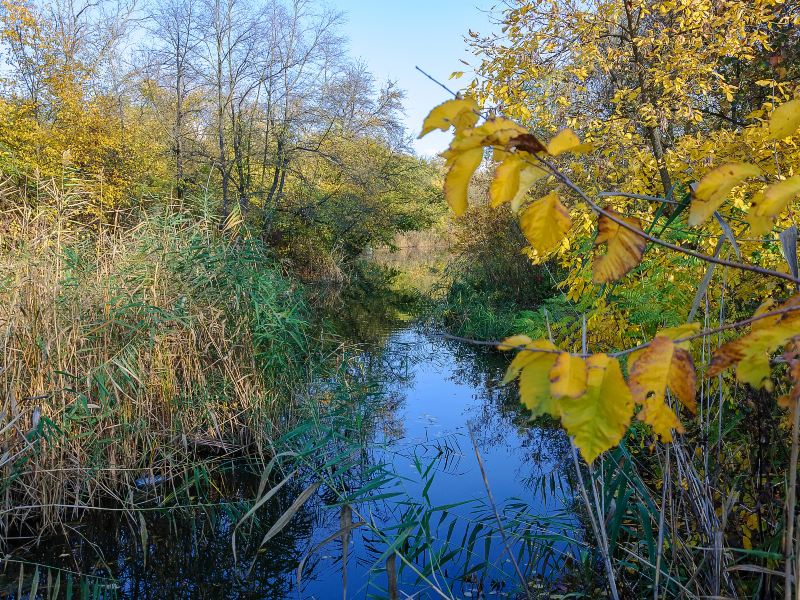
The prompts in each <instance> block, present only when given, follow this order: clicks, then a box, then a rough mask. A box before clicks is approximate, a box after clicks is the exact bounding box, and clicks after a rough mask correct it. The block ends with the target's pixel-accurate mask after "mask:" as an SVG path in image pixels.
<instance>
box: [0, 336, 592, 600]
mask: <svg viewBox="0 0 800 600" xmlns="http://www.w3.org/2000/svg"><path fill="white" fill-rule="evenodd" d="M378 339H379V341H377V342H373V343H372V346H370V347H367V349H366V350H364V352H363V353H362V354H361V355H360V356H358V357H356V359H355V360H354V361H353V366H352V367H351V376H352V377H353V378H354V379H356V380H358V379H362V380H363V382H364V386H365V387H364V389H366V390H368V393H366V394H364V395H363V397H359V399H358V402H359V403H366V404H365V405H364V406H351V407H350V408H351V409H352V410H354V411H355V413H357V414H359V415H363V423H362V424H361V425H360V426H361V427H362V429H363V431H362V433H361V435H362V437H361V439H358V440H356V441H355V442H354V443H357V444H358V446H359V448H360V450H359V451H358V452H357V453H356V454H358V459H357V461H356V463H357V464H356V465H355V466H351V467H350V471H354V470H355V471H357V476H354V477H353V478H352V483H351V484H349V485H351V488H350V491H352V492H354V499H353V501H352V502H345V503H344V504H346V506H345V508H342V504H343V503H342V493H343V492H342V490H341V489H340V490H335V489H334V486H332V485H322V486H320V487H319V488H318V489H316V491H315V492H314V494H313V496H312V497H311V499H310V500H309V501H308V502H307V503H306V504H305V505H304V506H303V508H302V509H300V510H299V511H298V512H297V513H296V514H294V516H293V517H292V519H291V521H289V523H288V524H287V525H286V526H285V527H284V528H283V529H282V531H281V532H280V533H279V534H277V535H275V536H274V537H271V539H270V540H269V541H268V542H267V543H266V544H265V545H263V546H261V545H260V543H259V542H260V541H261V539H262V538H263V536H264V535H265V534H266V533H267V532H268V531H269V530H270V528H271V527H272V525H273V524H274V523H275V522H276V521H278V520H279V519H280V517H281V515H282V514H283V513H284V511H286V510H287V508H288V507H289V506H291V504H292V502H293V500H294V498H296V497H297V496H298V495H299V494H300V493H301V492H302V490H303V489H304V488H305V487H306V484H307V482H303V481H301V478H300V477H296V478H294V479H293V480H292V481H290V482H289V483H287V485H285V486H284V487H282V488H281V489H280V491H279V492H278V493H276V494H275V495H274V496H273V497H272V498H271V499H270V501H269V502H267V503H265V504H264V505H263V506H262V507H261V508H260V509H259V511H258V512H257V519H254V520H249V521H248V522H247V523H245V524H244V525H243V526H241V527H240V528H239V529H238V531H237V553H236V556H235V557H234V554H233V552H232V544H231V538H232V533H233V530H234V526H235V524H236V523H237V522H238V521H239V520H240V519H241V517H242V516H243V515H244V514H245V513H246V511H247V510H248V508H249V506H251V502H252V499H253V498H254V497H257V496H258V494H259V491H260V492H261V493H262V494H263V493H264V489H261V490H259V483H260V478H259V476H258V475H257V474H253V475H250V476H247V475H243V474H241V473H240V472H238V471H235V470H234V471H231V472H228V473H227V474H225V475H224V476H222V477H220V480H219V481H218V482H216V483H215V484H214V487H215V489H216V490H217V491H216V492H215V493H214V494H211V495H210V496H209V497H208V498H205V502H202V503H200V502H199V503H198V504H201V506H200V507H198V508H197V509H196V510H195V511H194V514H192V515H187V514H186V512H185V511H183V512H180V513H178V514H177V515H176V514H174V513H173V514H165V513H164V512H163V511H158V510H154V511H151V512H143V513H140V514H138V515H135V516H133V515H130V514H128V513H121V512H117V511H113V510H110V511H98V512H96V513H93V515H94V516H92V517H91V518H88V519H83V520H82V521H81V522H80V523H78V524H76V525H74V526H72V527H69V528H68V529H66V530H65V536H64V537H63V538H61V539H58V540H55V541H49V542H45V543H42V544H40V545H39V546H38V547H36V548H33V549H32V550H30V551H29V552H28V553H27V554H26V555H25V556H22V557H15V558H20V559H25V560H29V561H32V562H36V563H40V564H43V565H51V566H53V567H59V568H61V569H63V571H58V572H56V571H53V572H52V573H49V574H48V575H49V576H50V577H51V578H53V577H55V576H56V574H57V573H60V576H61V577H63V580H62V582H61V586H62V588H66V587H68V584H69V583H73V584H75V585H76V590H80V589H82V591H83V593H81V594H78V593H76V594H75V596H74V597H76V598H78V597H118V598H130V599H161V598H220V599H223V598H225V599H231V598H236V599H239V598H241V599H245V598H247V599H273V598H274V599H278V598H303V599H318V600H323V599H328V598H342V597H343V595H344V594H346V597H347V598H386V597H390V589H389V588H390V584H389V580H388V578H387V571H386V569H387V567H388V568H389V569H392V570H396V571H397V572H398V582H397V587H398V588H399V590H401V591H402V593H401V594H400V595H399V597H401V598H403V597H406V596H405V595H404V594H408V595H409V596H412V595H413V594H414V593H418V595H416V596H413V597H415V598H435V597H442V596H445V597H453V598H477V597H515V595H514V594H513V593H512V592H513V590H514V589H517V588H518V582H519V579H518V577H517V575H516V568H515V567H514V562H513V561H512V558H511V557H512V555H513V560H515V561H516V562H517V564H518V566H519V568H520V570H523V571H524V576H525V578H526V579H527V580H528V581H534V582H535V581H538V580H542V581H544V580H547V579H548V577H549V576H550V575H553V574H557V573H558V572H559V571H560V570H561V569H562V568H564V567H565V566H566V564H567V561H569V560H570V556H571V555H572V554H574V553H575V552H576V548H578V547H579V545H580V541H578V540H572V539H571V537H574V536H576V535H577V534H575V533H574V532H575V531H576V530H577V529H578V527H577V526H576V525H577V523H576V519H575V518H574V517H573V516H572V515H571V513H570V509H569V506H570V505H569V499H570V497H571V494H570V491H569V485H568V483H567V482H566V479H565V477H566V475H565V473H567V472H568V470H567V468H565V467H564V466H563V465H565V464H568V463H566V461H565V459H564V457H565V456H566V454H565V449H566V448H567V447H568V446H567V445H566V444H567V441H566V440H565V438H564V436H563V434H562V433H561V431H560V429H558V428H548V427H539V426H531V424H530V423H529V422H528V421H527V418H526V416H525V415H524V413H523V412H522V411H521V410H520V408H519V405H518V401H517V399H516V391H515V390H514V389H513V386H511V387H509V388H504V387H500V386H499V385H498V382H499V380H500V379H501V378H502V372H503V369H504V363H503V362H502V358H501V357H499V356H497V355H496V354H495V353H492V352H489V351H486V350H484V349H481V348H476V347H472V346H467V345H464V344H460V343H457V342H453V341H450V340H447V339H445V338H443V337H441V336H438V335H435V334H433V333H430V332H427V331H425V330H423V328H421V327H420V326H417V325H414V324H409V323H400V324H396V325H395V326H393V327H391V328H389V329H387V331H385V332H384V333H383V334H382V335H380V336H378ZM314 393H319V390H316V391H315V392H314ZM470 432H472V435H470ZM473 439H474V442H475V443H474V444H473ZM476 449H477V453H479V455H480V458H481V460H482V461H483V464H484V467H485V473H486V477H487V480H488V483H489V486H490V489H491V494H492V497H493V499H494V501H495V503H496V506H497V510H498V511H499V512H500V513H502V514H503V522H504V524H505V529H506V530H505V531H504V533H505V534H506V536H507V538H508V539H509V545H510V546H511V548H510V550H511V552H508V551H506V545H505V543H504V542H503V540H502V535H501V532H500V531H499V529H498V528H497V519H496V517H495V513H494V510H493V508H492V505H491V502H490V501H489V500H488V496H487V489H486V485H485V482H484V478H483V476H482V474H481V470H480V468H479V466H478V459H477V456H476ZM311 458H312V459H313V460H315V461H316V462H317V463H318V464H321V463H322V462H324V461H323V460H322V457H321V456H316V455H315V456H312V457H311ZM326 460H327V458H326ZM348 477H349V475H348ZM348 481H350V480H349V479H348ZM198 487H199V484H198ZM365 488H366V489H365ZM345 491H346V490H345ZM365 499H367V500H365ZM362 521H363V522H365V523H366V524H365V525H361V526H358V527H355V528H353V529H351V530H350V531H349V535H348V536H347V540H346V541H347V546H348V547H347V552H346V554H347V557H346V563H345V557H344V554H345V553H344V552H343V540H342V536H341V535H338V536H337V535H336V532H337V531H339V530H340V528H341V526H342V525H343V524H344V523H348V524H349V523H358V522H362ZM423 542H424V543H423ZM142 548H145V549H146V551H143V550H142ZM420 548H422V549H421V550H420ZM387 549H390V550H387ZM391 550H397V551H399V554H398V555H395V553H394V552H393V551H391ZM390 556H402V557H405V558H397V557H395V558H390V559H389V562H388V564H387V561H386V558H389V557H390ZM392 561H394V564H392ZM301 562H302V563H303V572H302V577H301V581H300V585H299V586H298V571H297V566H298V564H299V563H301ZM15 564H16V563H6V565H5V573H4V575H3V576H2V579H0V596H2V597H9V598H20V596H19V595H18V594H17V589H18V585H19V581H20V573H19V571H18V569H19V566H14V565H15ZM9 565H12V566H9ZM343 571H345V573H346V574H345V576H344V577H343ZM80 575H84V576H83V577H81V576H80ZM86 575H90V577H88V578H87V577H85V576H86ZM34 577H35V575H34V570H33V569H32V568H31V567H30V565H28V566H27V568H26V569H24V574H23V576H22V579H23V580H24V581H25V582H26V586H29V585H30V583H31V581H32V578H34ZM44 577H45V576H44V574H43V573H42V574H40V575H39V578H40V579H41V581H40V582H39V586H40V588H41V587H42V586H43V585H44ZM51 585H52V581H51ZM345 585H346V591H345V592H344V594H343V587H344V586H345ZM80 586H83V588H80ZM21 597H22V598H28V597H29V596H28V595H27V594H26V593H25V592H24V591H23V594H22V596H21ZM38 597H42V598H48V597H49V596H48V595H46V594H45V593H41V595H39V596H38Z"/></svg>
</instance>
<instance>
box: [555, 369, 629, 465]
mask: <svg viewBox="0 0 800 600" xmlns="http://www.w3.org/2000/svg"><path fill="white" fill-rule="evenodd" d="M586 366H587V370H588V376H587V381H586V393H585V394H584V395H583V396H581V397H580V398H577V399H576V400H567V399H564V400H561V401H560V402H559V404H558V408H559V410H560V413H561V423H562V425H563V426H564V428H565V429H566V430H567V433H568V434H569V435H571V436H572V437H573V438H574V440H575V445H576V446H577V447H578V448H579V449H580V451H581V455H582V456H583V458H584V459H585V460H586V462H588V463H591V462H593V461H594V459H595V458H597V457H598V456H599V455H600V454H602V453H603V452H605V451H606V450H608V449H609V448H613V447H614V446H616V445H617V444H619V442H620V440H621V439H622V436H623V435H625V431H627V429H628V425H629V424H630V421H631V417H632V415H633V399H632V397H631V392H630V390H629V389H628V386H627V385H626V383H625V379H624V378H623V377H622V370H621V369H620V368H619V361H617V359H616V358H611V357H609V356H607V355H605V354H595V355H593V356H590V357H589V358H588V359H587V360H586Z"/></svg>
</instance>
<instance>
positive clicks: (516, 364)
mask: <svg viewBox="0 0 800 600" xmlns="http://www.w3.org/2000/svg"><path fill="white" fill-rule="evenodd" d="M526 337H527V336H526ZM516 341H523V340H522V336H519V337H518V336H512V337H510V338H507V339H506V340H504V341H503V343H502V344H500V346H502V347H503V348H505V347H511V344H514V343H515V342H516ZM515 345H517V344H515ZM524 346H525V348H527V349H528V350H519V351H518V352H517V354H516V355H515V356H514V358H513V360H512V361H511V364H510V365H508V368H507V369H506V374H505V377H503V382H502V383H503V385H505V384H507V383H508V382H510V381H513V380H514V379H516V378H517V377H519V374H520V372H521V371H522V369H523V368H524V367H525V366H526V365H528V364H530V363H531V362H533V361H535V360H537V359H538V358H540V357H542V356H544V357H549V358H551V359H552V360H555V359H556V355H557V354H558V351H557V349H556V347H555V346H554V345H553V343H552V342H550V341H548V340H533V341H530V342H528V343H525V344H524ZM537 350H538V352H537ZM551 364H552V363H551ZM547 368H548V369H549V368H550V367H549V366H548V367H547ZM549 381H550V380H549V379H548V385H549Z"/></svg>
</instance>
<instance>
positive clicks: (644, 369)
mask: <svg viewBox="0 0 800 600" xmlns="http://www.w3.org/2000/svg"><path fill="white" fill-rule="evenodd" d="M629 382H630V387H631V393H632V394H633V400H634V402H635V403H636V404H638V405H640V406H641V407H642V410H641V411H639V415H638V418H639V420H641V421H644V422H645V423H647V424H648V425H650V426H651V427H652V428H653V431H654V432H655V433H656V434H657V435H658V436H659V437H660V438H661V439H662V440H664V441H671V440H672V430H673V429H675V430H677V431H683V427H682V425H681V422H680V421H679V420H678V417H677V415H676V414H675V413H674V411H673V410H672V409H671V408H670V407H669V406H667V404H666V402H665V399H666V392H667V389H670V390H672V392H673V393H674V394H675V395H676V396H677V397H678V398H679V399H680V400H681V402H682V403H683V404H684V405H685V406H687V408H689V409H690V410H691V411H692V412H695V411H696V410H697V405H696V402H695V387H696V384H697V378H696V375H695V371H694V365H693V364H692V358H691V355H690V354H689V352H688V351H686V350H684V349H682V348H678V347H676V346H675V344H674V343H673V341H672V340H671V339H670V338H668V337H665V336H656V337H655V338H653V340H652V341H651V342H650V345H649V346H648V347H647V349H646V350H645V351H644V352H643V353H642V354H641V356H640V357H639V358H638V359H637V360H636V361H635V362H633V364H632V365H631V369H630V379H629Z"/></svg>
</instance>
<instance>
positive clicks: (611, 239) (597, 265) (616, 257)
mask: <svg viewBox="0 0 800 600" xmlns="http://www.w3.org/2000/svg"><path fill="white" fill-rule="evenodd" d="M608 212H609V213H610V214H612V215H613V216H614V217H615V218H617V219H619V220H620V221H623V222H625V223H627V224H628V225H631V226H632V227H635V228H636V229H639V230H641V228H642V224H641V222H640V221H639V219H636V218H632V217H622V216H620V215H618V214H617V213H615V212H614V211H611V210H609V211H608ZM646 243H647V242H646V240H645V239H644V238H643V237H642V236H641V235H639V234H637V233H634V232H633V231H630V230H629V229H627V228H625V227H622V226H621V225H620V224H619V223H617V222H616V221H613V220H612V219H610V218H609V217H607V216H606V215H600V219H599V222H598V232H597V237H596V238H595V241H594V246H595V249H597V248H598V247H599V246H600V245H601V244H606V246H607V248H606V253H605V254H604V255H603V256H597V255H595V259H594V265H593V267H592V272H593V279H594V282H595V283H608V282H609V281H616V280H617V279H620V278H621V277H622V276H623V275H625V273H627V272H628V271H630V270H631V269H632V268H634V267H635V266H636V265H638V264H639V262H640V261H641V260H642V255H643V254H644V248H645V245H646Z"/></svg>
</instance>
